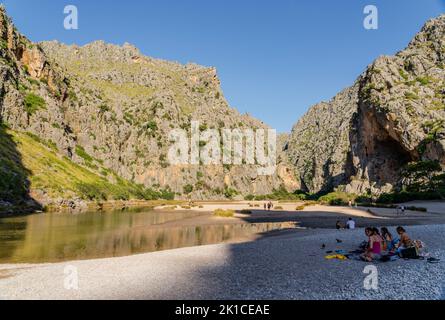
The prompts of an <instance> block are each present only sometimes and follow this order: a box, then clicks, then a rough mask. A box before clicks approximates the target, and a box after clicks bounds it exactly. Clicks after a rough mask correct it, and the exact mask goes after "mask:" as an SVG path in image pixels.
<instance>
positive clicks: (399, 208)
mask: <svg viewBox="0 0 445 320" xmlns="http://www.w3.org/2000/svg"><path fill="white" fill-rule="evenodd" d="M405 210H406V207H405V206H404V205H400V206H397V215H398V216H399V215H404V214H405Z"/></svg>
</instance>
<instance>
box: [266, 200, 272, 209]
mask: <svg viewBox="0 0 445 320" xmlns="http://www.w3.org/2000/svg"><path fill="white" fill-rule="evenodd" d="M270 209H272V202H269V203H268V204H267V210H269V211H270Z"/></svg>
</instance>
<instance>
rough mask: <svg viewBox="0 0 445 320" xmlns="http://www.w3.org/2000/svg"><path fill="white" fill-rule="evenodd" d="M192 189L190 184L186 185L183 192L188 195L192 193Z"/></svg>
mask: <svg viewBox="0 0 445 320" xmlns="http://www.w3.org/2000/svg"><path fill="white" fill-rule="evenodd" d="M193 189H194V187H193V186H192V185H191V184H187V185H185V186H184V188H183V190H184V193H185V194H190V193H192V192H193Z"/></svg>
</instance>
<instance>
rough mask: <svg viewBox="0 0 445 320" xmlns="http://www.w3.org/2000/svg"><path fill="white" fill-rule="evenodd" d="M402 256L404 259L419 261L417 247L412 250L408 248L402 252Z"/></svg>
mask: <svg viewBox="0 0 445 320" xmlns="http://www.w3.org/2000/svg"><path fill="white" fill-rule="evenodd" d="M400 256H401V257H402V258H403V259H419V258H420V257H419V252H418V250H417V248H416V247H411V248H407V249H403V250H402V251H401V252H400Z"/></svg>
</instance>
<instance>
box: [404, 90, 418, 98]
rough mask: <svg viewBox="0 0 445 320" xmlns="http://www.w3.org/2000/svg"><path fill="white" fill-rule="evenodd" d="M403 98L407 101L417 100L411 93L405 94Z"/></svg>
mask: <svg viewBox="0 0 445 320" xmlns="http://www.w3.org/2000/svg"><path fill="white" fill-rule="evenodd" d="M405 98H406V99H408V100H418V99H419V96H418V95H416V94H415V93H413V92H410V91H407V92H405Z"/></svg>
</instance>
